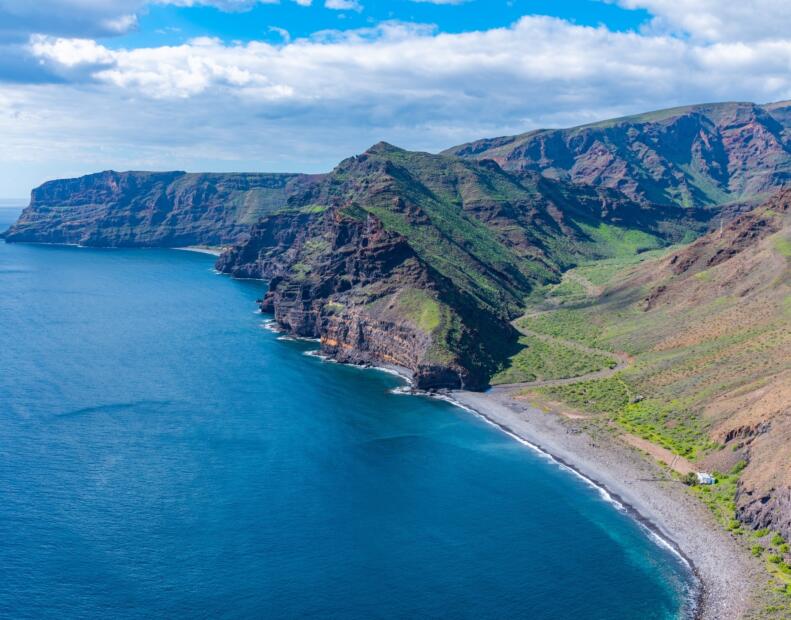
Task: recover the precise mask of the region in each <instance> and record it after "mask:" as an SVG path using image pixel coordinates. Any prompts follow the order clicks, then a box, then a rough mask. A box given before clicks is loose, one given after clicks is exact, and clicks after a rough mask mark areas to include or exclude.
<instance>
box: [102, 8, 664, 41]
mask: <svg viewBox="0 0 791 620" xmlns="http://www.w3.org/2000/svg"><path fill="white" fill-rule="evenodd" d="M361 6H362V10H333V9H328V8H326V7H324V6H322V5H321V4H319V3H317V4H315V5H313V6H311V7H304V6H300V5H299V4H297V3H295V2H287V1H284V2H282V3H280V4H258V5H256V6H253V7H252V8H251V9H250V10H246V11H239V10H237V11H227V10H221V9H219V8H217V7H212V6H192V7H182V6H172V5H153V6H149V7H147V8H146V9H145V10H144V11H142V12H141V13H140V16H139V18H138V19H139V21H138V27H137V28H136V29H135V30H133V31H131V32H130V33H129V34H126V35H124V36H119V37H114V38H109V39H107V41H106V42H107V44H108V45H110V46H113V47H130V46H131V47H143V46H156V45H177V44H179V43H183V42H184V41H186V40H188V39H190V38H193V37H197V36H213V37H220V38H222V39H225V40H241V41H250V40H260V39H263V40H270V41H272V42H275V43H279V42H281V41H282V38H283V37H282V31H286V32H288V34H289V36H290V37H292V38H299V37H307V36H310V35H311V34H313V33H316V32H320V31H324V30H338V29H343V30H346V29H351V28H365V27H369V26H371V25H373V24H376V23H378V22H382V21H387V20H400V21H405V22H414V23H423V24H434V25H436V26H437V29H438V30H440V31H442V32H455V33H458V32H464V31H469V30H488V29H490V28H498V27H504V26H509V25H510V24H512V23H513V22H515V21H516V20H517V19H519V18H520V17H521V16H523V15H528V14H538V15H553V16H556V17H560V18H563V19H567V20H569V21H572V22H575V23H578V24H583V25H588V26H598V25H599V24H605V25H606V26H607V27H608V28H610V29H612V30H628V29H637V28H639V27H640V25H641V24H644V23H646V22H647V21H648V20H649V19H650V14H649V13H648V12H647V11H645V10H640V9H625V8H623V7H620V6H618V5H616V4H610V3H605V2H600V1H598V0H560V1H559V0H554V1H553V0H479V1H477V2H471V1H468V2H462V3H460V4H434V3H431V2H413V1H411V0H388V1H383V0H368V1H366V2H365V3H364V5H363V4H362V2H361Z"/></svg>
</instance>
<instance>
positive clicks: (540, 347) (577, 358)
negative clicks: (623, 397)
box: [492, 336, 616, 385]
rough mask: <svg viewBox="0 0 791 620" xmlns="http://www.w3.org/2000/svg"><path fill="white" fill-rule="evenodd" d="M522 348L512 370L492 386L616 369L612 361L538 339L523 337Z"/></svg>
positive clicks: (495, 379)
mask: <svg viewBox="0 0 791 620" xmlns="http://www.w3.org/2000/svg"><path fill="white" fill-rule="evenodd" d="M519 344H520V345H521V346H522V348H521V349H520V350H519V351H518V352H517V353H516V354H515V355H513V356H511V357H510V358H509V360H508V362H509V363H508V366H507V367H506V368H505V369H503V370H502V371H500V372H499V373H497V374H496V375H495V376H494V377H493V378H492V385H499V384H504V383H523V382H527V381H536V380H546V379H565V378H568V377H577V376H580V375H584V374H587V373H591V372H595V371H597V370H603V369H605V368H613V367H614V366H615V365H616V361H615V360H614V359H613V358H611V357H608V356H604V355H597V354H594V353H587V352H584V351H580V350H578V349H574V348H571V347H567V346H564V345H562V344H560V343H557V342H547V341H545V340H542V339H540V338H537V337H535V336H523V337H522V338H520V339H519Z"/></svg>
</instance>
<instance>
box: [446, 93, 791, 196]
mask: <svg viewBox="0 0 791 620" xmlns="http://www.w3.org/2000/svg"><path fill="white" fill-rule="evenodd" d="M446 154H451V155H457V156H462V157H470V158H476V159H493V160H495V161H496V162H498V163H499V164H500V165H501V166H502V167H503V168H506V169H508V170H533V171H539V172H541V173H543V174H544V175H546V176H549V177H553V178H559V179H567V180H570V181H572V182H574V183H584V184H588V185H595V186H600V187H608V188H614V189H619V190H621V191H623V192H624V193H626V194H627V195H628V196H630V197H631V198H634V199H637V200H642V201H648V202H653V203H659V204H667V203H675V204H679V205H683V206H687V207H695V208H705V207H711V206H714V205H722V204H726V203H753V202H757V201H760V200H761V199H762V198H765V197H767V196H768V194H771V193H772V192H774V191H776V190H777V189H778V188H780V187H783V186H785V185H788V184H789V183H791V103H789V102H780V103H775V104H769V105H766V106H760V105H756V104H753V103H714V104H705V105H694V106H685V107H681V108H672V109H669V110H660V111H657V112H651V113H647V114H640V115H636V116H629V117H624V118H618V119H612V120H608V121H603V122H600V123H593V124H590V125H583V126H580V127H574V128H571V129H544V130H538V131H531V132H529V133H526V134H522V135H518V136H510V137H501V138H493V139H485V140H479V141H476V142H472V143H469V144H464V145H461V146H457V147H454V148H452V149H449V150H448V151H446Z"/></svg>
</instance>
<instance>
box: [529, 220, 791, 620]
mask: <svg viewBox="0 0 791 620" xmlns="http://www.w3.org/2000/svg"><path fill="white" fill-rule="evenodd" d="M767 217H782V216H781V215H779V214H772V213H769V214H768V216H767ZM788 240H789V236H788V228H786V229H785V231H784V232H782V231H781V232H780V233H776V234H774V235H771V236H769V237H768V238H766V239H765V240H764V241H763V242H762V244H761V245H760V249H758V250H755V251H754V255H753V254H750V252H747V253H746V254H747V256H746V257H741V258H737V259H736V260H734V261H729V262H724V263H722V264H720V265H717V266H715V267H710V268H708V269H702V270H698V271H696V272H695V273H692V274H684V276H683V277H684V278H686V280H685V281H684V282H681V283H677V282H676V281H675V280H676V279H678V278H680V277H681V276H674V275H672V272H671V271H668V270H667V269H666V268H665V265H667V259H665V260H660V259H657V258H656V257H657V255H659V256H661V255H662V254H664V253H665V252H662V251H657V252H652V253H650V254H649V255H648V256H645V255H644V256H640V255H637V256H635V255H632V256H629V255H628V252H623V253H622V254H621V256H619V257H617V258H614V259H609V260H607V261H603V262H601V263H590V264H584V265H581V266H580V267H578V268H577V269H575V270H573V272H576V273H577V274H578V275H580V276H583V277H587V279H588V280H589V281H590V282H591V283H595V284H596V285H599V286H604V288H605V292H604V295H603V296H602V297H600V298H599V299H596V300H592V299H590V298H586V297H587V296H586V295H585V292H584V291H582V292H581V291H580V290H579V288H578V289H576V290H574V291H572V293H573V294H570V293H569V290H568V289H567V288H565V289H564V287H563V286H554V287H547V289H545V290H544V291H543V292H544V294H545V295H547V296H548V297H549V302H550V303H547V300H546V299H544V300H543V301H542V303H541V305H536V306H535V307H534V308H533V309H534V310H539V312H538V313H536V314H533V315H531V314H528V315H527V316H525V317H524V318H522V319H521V320H520V321H519V322H518V323H519V324H520V325H521V326H523V327H525V328H528V329H531V330H533V331H536V332H539V333H544V334H548V335H552V336H558V337H562V338H566V339H571V340H576V341H579V342H580V343H583V344H586V345H588V346H596V347H599V348H604V349H608V350H611V351H625V352H628V353H630V354H631V355H633V356H634V363H633V364H632V365H631V366H630V367H629V368H627V369H626V370H624V371H622V372H620V373H619V374H618V375H616V376H615V377H611V378H607V379H602V380H598V381H590V382H584V383H577V384H573V385H567V386H561V387H553V388H544V389H542V390H539V391H541V392H543V394H544V395H545V396H546V397H549V398H550V399H551V400H560V401H564V402H566V403H568V404H569V405H571V406H573V407H574V408H576V409H578V410H581V411H585V412H588V413H591V414H594V415H595V416H596V419H598V420H599V421H600V422H603V423H606V424H615V425H616V427H619V428H621V429H623V430H624V431H627V432H631V433H633V434H635V435H638V436H641V437H643V438H645V439H648V440H650V441H652V442H654V443H657V444H659V445H661V446H664V447H666V448H668V449H670V450H671V451H673V452H674V453H676V454H679V455H681V456H684V457H686V458H688V459H691V460H693V461H697V462H699V463H700V468H701V469H712V470H715V471H716V470H717V469H719V471H716V475H717V477H718V479H719V483H718V484H717V485H715V486H714V487H696V488H694V490H693V492H695V493H696V494H697V495H698V496H699V497H700V498H701V500H702V501H704V503H706V504H707V505H708V506H709V507H710V508H711V509H712V511H713V512H714V514H715V515H716V516H717V518H718V520H719V521H720V522H721V523H722V524H723V526H724V527H726V528H728V529H730V530H731V531H733V532H734V533H736V534H738V535H741V537H742V538H743V539H745V540H746V542H747V543H748V544H750V545H752V546H754V553H755V554H757V555H761V556H762V557H764V558H765V559H766V565H767V568H768V570H769V572H770V573H771V575H772V578H773V581H774V586H773V587H774V588H775V589H776V591H775V592H774V594H777V592H779V591H784V592H786V593H787V594H788V596H787V597H783V596H780V597H779V598H775V599H774V600H773V601H772V602H771V604H770V606H769V607H768V608H767V613H768V617H783V616H782V614H783V613H789V612H791V598H789V597H791V555H789V554H788V548H787V547H783V546H782V545H783V544H784V543H783V542H778V540H777V538H776V537H775V535H773V534H772V533H771V532H769V533H766V532H763V533H761V532H758V533H757V534H756V533H748V532H746V531H745V529H744V527H743V526H742V525H741V523H740V522H739V521H736V520H735V518H734V517H735V508H736V505H735V495H736V489H737V484H738V483H739V479H740V477H741V476H742V475H743V470H744V467H745V461H744V459H745V458H749V457H748V456H747V452H746V450H747V448H746V447H745V446H744V445H743V444H741V443H739V442H731V443H729V444H728V445H727V446H726V445H723V444H724V441H725V440H724V434H725V431H726V430H727V429H728V428H732V427H733V426H734V425H736V426H738V425H739V424H741V423H742V422H741V421H739V420H737V421H731V420H730V418H729V416H730V417H733V416H738V415H746V414H745V410H746V409H747V408H748V407H747V406H745V407H736V406H730V402H731V401H732V400H733V399H734V398H735V397H734V395H737V396H738V395H740V394H746V395H747V396H749V395H750V394H752V393H753V392H754V391H755V390H756V388H760V387H761V386H763V385H768V386H771V385H772V382H775V385H776V386H777V387H778V388H779V386H780V385H783V383H784V381H783V376H784V375H783V373H784V372H787V369H788V368H789V367H791V360H790V359H789V352H790V351H791V327H790V326H791V311H789V308H791V296H789V277H788V259H789V254H791V253H789V251H788V247H789V245H788V243H789V241H788ZM724 243H727V240H726V242H724ZM675 252H676V248H674V249H673V250H672V251H669V252H667V254H674V253H675ZM646 258H648V259H649V262H648V263H647V264H646V265H643V266H640V265H638V264H637V261H639V260H641V259H646ZM651 259H654V260H651ZM783 265H786V267H783ZM565 281H570V280H569V279H568V277H567V278H566V280H565ZM658 285H664V286H667V287H668V290H669V291H670V295H671V299H670V300H669V301H667V302H666V303H659V304H658V305H657V306H656V307H653V308H651V309H650V310H649V311H645V310H644V309H643V308H644V307H645V306H644V299H645V297H646V296H647V295H648V294H649V293H650V292H651V291H652V290H655V289H656V287H657V286H658ZM580 288H582V287H580ZM538 297H539V296H538V295H536V296H534V298H533V300H534V301H536V300H537V299H538ZM553 308H557V309H553ZM777 382H780V383H779V384H778V383H777ZM750 398H752V397H750ZM756 400H757V399H756V398H752V400H747V401H745V402H746V403H747V405H749V406H750V407H752V409H751V410H750V411H751V412H752V414H753V415H754V418H753V420H754V421H753V422H749V420H748V421H747V422H746V423H748V424H749V423H759V422H760V420H761V415H762V411H763V410H761V409H759V408H758V406H757V405H755V402H756ZM766 415H769V414H768V413H767V414H766ZM759 448H760V446H757V447H755V448H754V450H753V452H754V454H753V458H754V459H755V460H756V462H760V461H764V460H766V455H762V454H759V453H755V450H757V449H759ZM781 462H782V461H781ZM786 463H787V461H786ZM748 473H749V471H748ZM760 475H763V474H762V473H761V472H759V476H760ZM773 537H774V538H775V543H772V542H771V541H772V538H773ZM753 539H757V540H759V542H757V543H756V542H755V541H753V542H750V541H752V540H753ZM771 594H772V593H770V596H771ZM777 614H780V616H777Z"/></svg>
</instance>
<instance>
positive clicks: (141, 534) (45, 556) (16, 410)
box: [0, 210, 690, 620]
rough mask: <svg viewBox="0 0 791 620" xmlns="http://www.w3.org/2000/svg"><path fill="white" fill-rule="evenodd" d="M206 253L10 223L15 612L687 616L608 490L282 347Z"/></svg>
mask: <svg viewBox="0 0 791 620" xmlns="http://www.w3.org/2000/svg"><path fill="white" fill-rule="evenodd" d="M2 219H5V220H6V221H5V222H3V221H2ZM11 219H13V214H12V213H11V212H10V211H5V210H0V228H5V224H8V223H9V220H11ZM212 263H213V259H212V257H210V256H205V255H200V254H194V253H188V252H180V251H166V250H137V251H129V250H93V249H81V248H73V247H53V246H35V245H8V244H4V243H2V242H0V345H1V346H0V617H3V618H58V619H63V618H365V619H369V618H476V619H481V618H518V617H522V618H532V619H550V618H551V619H565V618H573V619H602V620H605V619H606V620H616V619H641V620H643V619H651V618H657V619H658V618H675V617H679V616H680V615H682V614H683V613H684V612H683V608H684V606H685V602H686V601H687V600H688V598H689V593H688V588H689V583H690V580H689V575H688V572H687V570H686V568H685V567H684V566H683V564H682V563H681V562H680V561H679V560H678V559H677V558H676V557H675V556H674V555H673V554H671V553H670V552H669V551H667V550H666V549H664V548H663V547H661V546H659V545H658V544H656V543H655V542H654V541H652V540H651V539H650V538H649V537H648V536H647V534H646V532H645V531H644V530H643V529H642V528H641V527H640V526H638V525H637V524H636V523H635V522H634V521H633V520H632V519H630V518H629V517H628V516H627V515H625V514H623V513H621V512H619V511H617V510H616V509H615V508H614V507H613V506H612V505H611V504H609V503H607V502H606V501H604V500H603V499H602V497H601V495H600V494H599V493H598V492H597V491H596V490H595V489H592V488H591V487H589V486H587V485H586V484H585V483H584V482H583V481H581V480H580V479H578V478H576V477H575V476H573V475H571V474H569V473H568V472H566V471H564V470H562V469H561V468H559V467H558V466H556V465H554V464H553V463H551V462H549V461H547V460H546V459H544V458H542V457H541V456H539V455H537V454H535V453H534V452H532V451H531V450H529V449H528V448H526V447H524V446H522V445H520V444H518V443H517V442H515V441H513V440H512V439H510V438H508V437H507V436H505V435H504V434H502V433H501V432H499V431H498V430H496V429H495V428H493V427H491V426H489V425H487V424H486V423H485V422H483V421H481V420H479V419H477V418H475V417H474V416H472V415H471V414H469V413H467V412H465V411H462V410H460V409H458V408H456V407H453V406H452V405H450V404H448V403H444V402H440V401H436V400H431V399H428V398H422V397H414V396H405V395H397V394H393V393H391V390H392V389H393V388H394V387H396V386H398V385H399V384H400V380H399V379H398V378H397V377H393V376H391V375H388V374H385V373H382V372H378V371H372V370H362V369H358V368H350V367H345V366H341V365H338V364H332V363H327V362H322V361H321V360H320V359H317V358H315V357H310V356H307V355H305V353H306V352H307V351H308V350H309V349H311V348H312V345H310V344H306V343H301V342H294V341H284V340H279V339H278V337H277V335H276V334H274V333H272V332H270V331H268V330H266V329H264V328H263V321H264V319H265V317H262V316H261V315H260V314H256V313H255V304H254V300H255V299H256V298H257V297H260V295H261V293H262V288H263V284H262V283H259V282H249V281H248V282H240V281H234V280H231V279H230V278H227V277H224V276H219V275H217V274H215V273H214V272H213V271H212Z"/></svg>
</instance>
